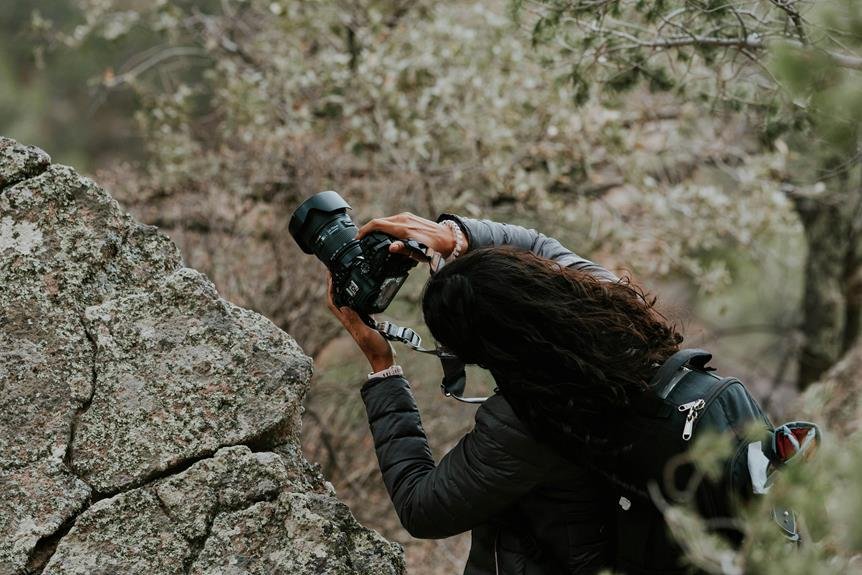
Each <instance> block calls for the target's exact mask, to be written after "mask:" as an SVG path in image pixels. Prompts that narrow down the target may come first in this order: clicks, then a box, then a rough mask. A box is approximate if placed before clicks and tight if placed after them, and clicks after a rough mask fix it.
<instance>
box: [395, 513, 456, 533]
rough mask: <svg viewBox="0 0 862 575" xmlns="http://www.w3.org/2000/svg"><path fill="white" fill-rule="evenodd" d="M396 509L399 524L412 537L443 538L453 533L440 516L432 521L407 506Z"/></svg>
mask: <svg viewBox="0 0 862 575" xmlns="http://www.w3.org/2000/svg"><path fill="white" fill-rule="evenodd" d="M398 511H399V513H398V519H399V520H400V521H401V526H402V527H403V528H404V530H405V531H407V533H409V534H410V537H413V538H414V539H443V538H445V537H451V536H452V535H455V533H451V532H450V530H449V529H447V528H446V522H445V521H442V520H440V518H438V519H437V521H434V520H432V518H430V517H427V516H425V515H424V514H422V513H414V512H413V511H414V510H413V509H411V508H409V507H407V508H403V507H402V508H401V509H399V510H398Z"/></svg>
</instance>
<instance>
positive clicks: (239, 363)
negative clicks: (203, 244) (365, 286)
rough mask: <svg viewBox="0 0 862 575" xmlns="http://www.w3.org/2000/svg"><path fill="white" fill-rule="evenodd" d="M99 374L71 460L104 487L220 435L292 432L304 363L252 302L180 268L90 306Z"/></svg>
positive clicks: (121, 484)
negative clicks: (231, 298)
mask: <svg viewBox="0 0 862 575" xmlns="http://www.w3.org/2000/svg"><path fill="white" fill-rule="evenodd" d="M84 321H85V324H86V325H87V328H88V331H89V332H90V333H92V334H94V335H95V337H96V359H95V361H96V373H97V376H96V378H97V385H96V392H95V394H94V395H93V400H92V403H91V404H90V407H89V409H87V410H86V412H84V414H83V415H82V416H81V418H80V420H79V422H78V429H77V433H76V435H75V441H74V443H73V445H72V461H73V465H74V470H75V472H76V473H78V474H79V475H80V476H81V477H82V478H84V479H85V480H86V481H87V482H89V483H90V485H92V486H93V487H94V488H95V489H96V490H97V491H99V492H100V493H115V492H117V491H119V490H121V489H124V488H126V487H128V486H130V485H139V484H141V483H142V482H144V481H146V480H148V479H149V478H150V477H152V476H154V475H156V474H159V473H161V472H164V471H165V470H166V469H169V468H171V467H175V466H177V465H178V464H181V463H182V462H185V461H189V460H192V459H195V458H199V457H201V456H203V455H209V454H212V453H213V452H215V450H216V449H218V448H219V447H220V446H223V445H236V444H240V443H255V442H257V441H259V440H260V438H261V437H267V441H268V442H269V444H270V445H274V444H276V443H279V442H282V441H284V440H288V439H290V440H294V441H296V440H298V430H299V417H298V416H299V405H300V402H301V400H302V395H303V394H304V392H305V384H306V382H307V381H308V379H309V377H310V375H311V363H310V361H309V360H308V358H307V357H305V356H304V355H303V354H302V351H301V350H300V349H299V346H297V345H296V343H294V341H293V340H292V339H291V338H290V336H288V335H287V334H285V333H284V332H282V331H281V330H279V329H278V328H276V327H275V326H274V325H272V324H271V323H270V322H269V321H268V320H266V319H265V318H263V317H261V316H259V315H258V314H255V313H253V312H250V311H247V310H244V309H241V308H238V307H236V306H233V305H231V304H229V303H227V302H226V301H224V300H222V299H219V297H218V293H216V290H215V287H214V286H213V285H212V284H211V283H210V282H209V281H208V280H207V279H206V278H205V277H204V276H202V275H201V274H199V273H198V272H196V271H194V270H190V269H186V268H183V269H180V270H178V271H176V272H174V273H172V274H171V275H169V276H166V277H165V278H164V281H163V282H162V283H161V284H159V285H157V286H155V287H154V288H153V290H152V291H148V292H144V293H136V294H134V295H129V296H126V297H121V298H117V299H113V300H111V301H108V302H106V303H104V304H102V305H98V306H92V307H89V308H87V309H86V311H85V316H84Z"/></svg>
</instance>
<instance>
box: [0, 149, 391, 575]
mask: <svg viewBox="0 0 862 575" xmlns="http://www.w3.org/2000/svg"><path fill="white" fill-rule="evenodd" d="M310 375H311V360H310V359H309V358H308V357H306V356H305V354H303V353H302V350H301V349H300V348H299V346H298V345H297V344H296V343H295V341H294V340H293V339H292V338H291V337H290V336H289V335H287V334H286V333H284V332H282V331H281V330H279V329H278V328H277V327H276V326H275V325H274V324H272V323H271V322H270V321H268V320H267V319H266V318H264V317H262V316H260V315H258V314H256V313H254V312H251V311H249V310H245V309H242V308H239V307H237V306H234V305H232V304H231V303H229V302H227V301H225V300H223V299H222V298H220V297H219V294H218V292H217V291H216V288H215V286H214V285H213V284H212V283H211V282H210V281H209V280H208V279H207V278H206V277H205V276H203V275H202V274H200V273H198V272H196V271H195V270H192V269H189V268H185V267H183V262H182V259H181V257H180V254H179V252H178V250H177V248H176V246H175V245H174V244H173V243H172V242H171V241H170V240H169V239H168V238H167V237H165V236H164V235H162V234H161V233H159V232H158V230H157V229H156V228H154V227H152V226H144V225H141V224H139V223H137V222H135V221H134V220H133V219H132V218H131V217H130V216H129V215H128V214H126V213H125V212H124V211H123V210H122V209H121V208H120V206H119V205H118V204H117V203H116V202H115V201H114V200H113V199H112V198H111V197H110V196H109V195H108V194H107V193H106V192H105V191H104V190H102V189H101V188H100V187H99V186H98V185H96V184H95V183H94V182H93V181H92V180H89V179H87V178H83V177H81V176H79V175H78V174H77V173H76V172H75V171H74V170H72V169H71V168H68V167H65V166H57V165H51V164H50V159H49V158H48V156H47V154H45V153H44V152H42V151H41V150H38V149H36V148H32V147H26V146H22V145H20V144H17V143H16V142H14V141H12V140H8V139H5V138H0V384H2V386H3V394H4V396H3V397H4V401H3V402H2V403H0V575H13V574H15V575H17V574H27V573H38V572H42V573H58V574H59V573H70V574H71V573H76V574H78V573H80V574H84V573H87V574H92V573H147V574H148V575H155V574H161V573H213V574H214V573H219V574H222V573H297V574H301V573H334V574H340V573H369V574H371V573H374V574H377V573H380V574H388V573H393V574H397V573H403V571H404V563H403V559H402V556H401V550H400V548H399V547H398V546H397V545H396V544H394V543H389V542H387V541H386V540H384V539H383V538H381V537H380V536H379V535H377V534H376V533H374V532H372V531H369V530H367V529H365V528H363V527H361V526H360V525H358V524H357V523H356V521H355V520H354V519H353V517H352V515H351V514H350V512H349V510H348V509H347V508H346V507H345V506H344V505H343V504H342V503H340V502H339V501H338V500H337V499H336V498H335V497H334V494H333V493H332V492H331V488H328V487H327V485H328V484H327V483H326V482H325V480H324V479H323V478H322V477H321V476H320V474H319V473H318V472H317V471H316V470H315V468H313V467H312V466H311V465H310V464H308V462H307V461H305V459H304V458H303V457H302V455H301V453H300V450H299V438H298V435H299V414H300V411H301V403H302V400H303V398H304V396H305V393H306V391H307V389H308V381H309V378H310Z"/></svg>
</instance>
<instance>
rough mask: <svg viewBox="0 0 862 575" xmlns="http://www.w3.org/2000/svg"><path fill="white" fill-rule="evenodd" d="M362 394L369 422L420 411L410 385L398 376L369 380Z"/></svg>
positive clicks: (363, 387) (361, 391)
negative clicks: (403, 412)
mask: <svg viewBox="0 0 862 575" xmlns="http://www.w3.org/2000/svg"><path fill="white" fill-rule="evenodd" d="M360 393H361V395H362V401H363V402H364V403H365V411H366V412H367V413H368V421H369V422H373V421H376V420H377V419H379V418H381V417H383V416H384V415H387V414H389V413H393V412H397V411H417V410H418V408H417V406H416V400H415V399H414V398H413V392H412V391H411V389H410V384H409V383H407V380H406V379H404V378H403V377H401V376H398V375H393V376H390V377H384V378H374V379H372V380H369V381H368V382H366V383H365V384H364V385H363V386H362V389H361V390H360Z"/></svg>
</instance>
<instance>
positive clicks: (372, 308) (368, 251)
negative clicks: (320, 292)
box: [288, 191, 417, 315]
mask: <svg viewBox="0 0 862 575" xmlns="http://www.w3.org/2000/svg"><path fill="white" fill-rule="evenodd" d="M349 209H350V205H348V203H347V202H345V201H344V198H342V197H341V196H340V195H339V194H338V193H337V192H333V191H326V192H320V193H318V194H315V195H313V196H311V197H310V198H308V199H307V200H305V201H304V202H303V203H302V204H301V205H300V206H299V207H298V208H297V209H296V211H295V212H294V213H293V216H292V217H291V218H290V224H289V226H288V229H289V230H290V234H291V235H292V236H293V239H294V240H296V243H297V244H299V247H300V248H301V249H302V251H304V252H305V253H307V254H314V255H315V256H317V258H318V259H319V260H320V261H322V262H323V263H324V264H325V265H326V267H327V268H328V269H329V271H330V272H331V273H332V292H333V302H334V303H335V305H337V306H338V307H343V306H348V307H350V308H351V309H353V310H355V311H357V312H359V313H360V314H365V315H368V314H373V313H379V312H382V311H383V310H385V309H386V308H387V307H388V306H389V304H390V303H391V302H392V299H393V298H394V297H395V294H397V293H398V290H400V289H401V286H402V285H404V281H405V280H406V279H407V275H408V274H409V272H410V270H411V269H412V268H413V267H414V266H416V264H417V262H416V260H414V259H412V258H410V257H407V256H405V255H401V254H393V253H390V252H389V246H390V245H391V244H392V242H394V241H397V239H396V238H394V237H392V236H390V235H389V234H385V233H382V232H372V233H370V234H368V235H367V236H365V237H363V238H362V239H361V240H357V239H356V234H357V232H358V231H359V230H358V229H357V227H356V225H355V224H354V223H353V221H352V220H351V219H350V216H349V215H348V214H347V210H349Z"/></svg>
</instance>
